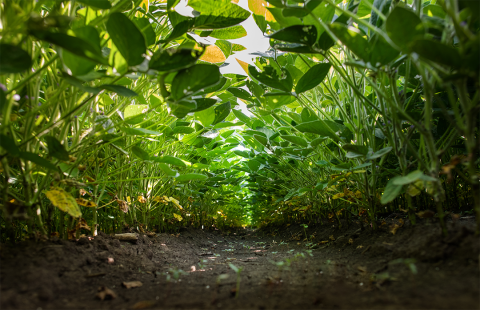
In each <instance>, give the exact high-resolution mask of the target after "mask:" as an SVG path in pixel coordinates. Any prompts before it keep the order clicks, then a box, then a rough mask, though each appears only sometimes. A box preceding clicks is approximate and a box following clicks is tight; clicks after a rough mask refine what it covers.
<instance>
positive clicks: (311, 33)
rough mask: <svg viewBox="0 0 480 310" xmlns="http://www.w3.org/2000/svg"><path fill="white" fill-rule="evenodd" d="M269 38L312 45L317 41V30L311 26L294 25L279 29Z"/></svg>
mask: <svg viewBox="0 0 480 310" xmlns="http://www.w3.org/2000/svg"><path fill="white" fill-rule="evenodd" d="M269 37H270V38H271V39H275V40H280V41H285V42H290V43H299V44H306V45H313V44H314V43H315V41H316V40H317V28H315V26H311V25H294V26H290V27H287V28H284V29H281V30H279V31H277V32H275V33H273V34H271V35H270V36H269Z"/></svg>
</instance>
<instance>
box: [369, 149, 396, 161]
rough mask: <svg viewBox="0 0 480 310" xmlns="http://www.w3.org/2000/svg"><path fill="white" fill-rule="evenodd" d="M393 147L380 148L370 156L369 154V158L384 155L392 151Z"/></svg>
mask: <svg viewBox="0 0 480 310" xmlns="http://www.w3.org/2000/svg"><path fill="white" fill-rule="evenodd" d="M392 149H393V148H392V147H391V146H388V147H386V148H383V149H381V150H378V151H376V152H375V153H373V154H372V155H370V156H367V159H369V160H370V159H375V158H379V157H382V156H383V155H385V154H387V153H388V152H390V151H391V150H392Z"/></svg>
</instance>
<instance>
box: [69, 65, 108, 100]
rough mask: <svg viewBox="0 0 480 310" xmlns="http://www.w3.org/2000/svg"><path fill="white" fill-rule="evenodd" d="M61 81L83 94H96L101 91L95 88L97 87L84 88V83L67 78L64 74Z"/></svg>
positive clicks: (71, 77)
mask: <svg viewBox="0 0 480 310" xmlns="http://www.w3.org/2000/svg"><path fill="white" fill-rule="evenodd" d="M82 60H83V59H82ZM86 61H88V60H86ZM63 80H64V81H65V82H67V83H68V84H70V85H72V86H75V87H76V88H78V89H79V90H81V91H83V92H85V93H90V94H98V93H99V92H100V91H102V90H101V89H100V88H97V87H90V86H85V85H83V83H84V82H83V81H82V80H79V79H77V78H75V77H73V76H68V75H66V74H64V75H63Z"/></svg>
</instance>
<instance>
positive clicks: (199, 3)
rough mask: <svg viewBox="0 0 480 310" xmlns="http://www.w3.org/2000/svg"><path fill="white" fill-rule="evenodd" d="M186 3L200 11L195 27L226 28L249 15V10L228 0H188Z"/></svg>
mask: <svg viewBox="0 0 480 310" xmlns="http://www.w3.org/2000/svg"><path fill="white" fill-rule="evenodd" d="M188 5H189V6H191V7H192V8H193V9H195V10H196V11H198V12H201V13H202V14H201V15H200V16H198V17H196V18H195V28H196V29H219V28H227V27H231V26H234V25H237V24H239V23H241V22H243V21H244V20H246V19H247V18H248V17H249V16H250V12H248V11H247V10H245V9H243V8H241V7H240V6H238V5H236V4H234V3H232V2H230V1H228V0H189V1H188Z"/></svg>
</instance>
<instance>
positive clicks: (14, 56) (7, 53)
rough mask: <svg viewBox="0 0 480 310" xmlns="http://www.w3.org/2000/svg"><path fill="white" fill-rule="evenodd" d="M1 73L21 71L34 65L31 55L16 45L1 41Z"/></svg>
mask: <svg viewBox="0 0 480 310" xmlns="http://www.w3.org/2000/svg"><path fill="white" fill-rule="evenodd" d="M0 55H1V56H0V74H6V73H20V72H23V71H27V70H28V69H30V68H31V67H32V58H31V57H30V55H29V54H28V53H27V52H26V51H24V50H23V49H21V48H20V47H17V46H15V45H10V44H4V43H0Z"/></svg>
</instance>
